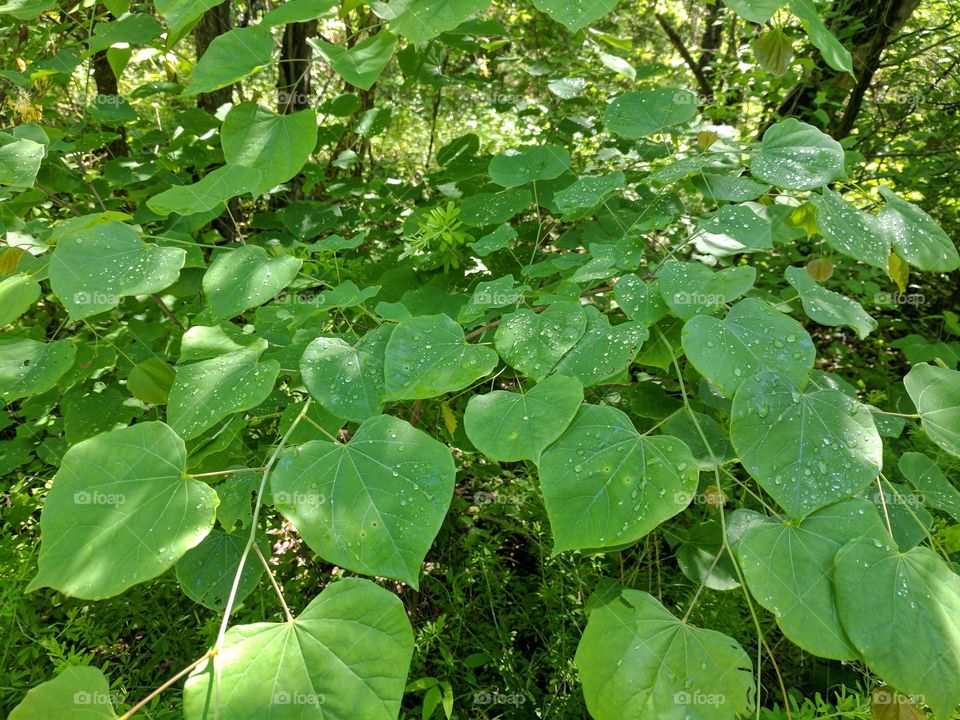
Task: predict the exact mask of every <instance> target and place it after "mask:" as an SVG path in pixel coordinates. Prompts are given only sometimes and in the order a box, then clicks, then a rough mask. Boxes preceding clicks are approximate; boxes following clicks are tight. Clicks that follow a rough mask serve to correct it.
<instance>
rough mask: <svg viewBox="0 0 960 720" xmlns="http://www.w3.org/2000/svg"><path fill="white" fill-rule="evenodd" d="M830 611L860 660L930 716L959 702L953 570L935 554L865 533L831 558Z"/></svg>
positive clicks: (959, 605)
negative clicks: (833, 603) (900, 548)
mask: <svg viewBox="0 0 960 720" xmlns="http://www.w3.org/2000/svg"><path fill="white" fill-rule="evenodd" d="M833 583H834V585H835V586H836V595H837V610H838V611H839V614H840V622H841V624H842V625H843V629H844V631H845V632H846V633H847V637H849V638H850V642H852V643H853V645H854V647H856V648H857V650H858V651H859V652H860V655H861V656H862V657H863V659H864V660H865V661H866V663H867V665H868V666H869V667H870V669H871V670H873V671H874V672H875V673H877V674H878V675H879V676H880V677H881V678H883V679H884V680H885V681H886V682H888V683H890V684H891V685H893V686H894V687H896V688H897V689H898V690H899V691H900V692H904V693H908V694H910V695H918V696H922V697H923V702H924V704H925V705H928V706H929V707H930V708H931V709H932V710H933V712H934V715H935V716H936V717H938V718H948V717H950V716H951V715H952V714H953V711H954V710H955V709H956V707H957V704H958V703H960V576H958V575H957V574H956V573H955V572H953V570H952V569H951V568H950V567H949V566H948V565H947V564H946V563H945V562H944V561H943V559H942V558H941V557H940V556H939V555H937V554H936V553H935V552H933V551H932V550H930V549H929V548H925V547H917V548H914V549H912V550H910V551H909V552H905V553H901V552H897V550H896V549H895V548H892V547H890V545H889V544H885V543H881V542H878V541H876V540H870V539H867V538H863V539H859V540H854V541H852V542H850V543H848V544H847V545H844V546H843V547H842V548H840V550H839V551H838V552H837V555H836V558H835V559H834V569H833Z"/></svg>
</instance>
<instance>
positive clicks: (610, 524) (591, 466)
mask: <svg viewBox="0 0 960 720" xmlns="http://www.w3.org/2000/svg"><path fill="white" fill-rule="evenodd" d="M699 475H700V471H699V468H698V467H697V461H696V460H695V459H694V457H693V455H692V454H691V453H690V450H689V448H688V447H687V446H686V445H685V444H684V443H683V442H682V441H681V440H678V439H677V438H674V437H667V436H657V437H645V436H642V435H640V434H639V433H638V432H637V431H636V429H635V428H634V427H633V423H631V422H630V418H629V417H627V415H626V414H624V413H623V412H622V411H620V410H617V409H616V408H612V407H608V406H600V405H583V406H581V408H580V411H579V412H578V413H577V415H576V417H575V418H574V420H573V423H572V424H571V425H570V427H569V428H567V430H566V432H565V433H564V434H563V435H561V436H560V438H559V439H558V440H557V441H556V442H555V443H554V444H553V445H551V446H550V447H548V448H547V449H546V450H545V451H544V452H543V455H541V456H540V487H541V489H542V490H543V498H544V501H545V502H546V506H547V516H548V517H549V518H550V527H551V528H552V529H553V537H554V546H553V552H554V553H559V552H562V551H564V550H573V549H594V548H607V547H616V546H618V545H623V544H625V543H632V542H635V541H637V540H639V539H640V538H642V537H643V536H644V535H646V534H647V533H649V532H650V531H651V530H653V529H654V528H655V527H656V526H657V525H659V524H660V523H662V522H663V521H664V520H666V519H668V518H671V517H673V516H674V515H676V514H677V513H679V512H680V511H681V510H683V509H684V508H685V507H686V506H687V505H688V504H689V503H690V500H692V499H693V496H694V493H695V492H696V489H697V480H698V478H699Z"/></svg>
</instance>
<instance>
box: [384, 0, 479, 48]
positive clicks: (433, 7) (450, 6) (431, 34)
mask: <svg viewBox="0 0 960 720" xmlns="http://www.w3.org/2000/svg"><path fill="white" fill-rule="evenodd" d="M489 4H490V0H410V2H406V3H401V4H400V8H401V10H399V13H400V14H399V15H396V16H394V17H393V18H391V22H390V30H391V32H393V33H395V34H397V35H403V36H404V37H405V38H407V40H409V41H410V42H411V43H414V44H416V45H420V44H422V43H424V42H426V41H427V40H430V39H431V38H435V37H436V36H437V35H439V34H440V33H443V32H447V31H448V30H453V29H454V28H455V27H457V25H459V24H460V23H462V22H463V21H464V20H466V19H467V18H469V17H470V16H471V15H473V14H474V13H478V12H480V11H481V10H483V9H484V8H486V7H487V6H488V5H489ZM390 7H391V8H392V7H393V6H390Z"/></svg>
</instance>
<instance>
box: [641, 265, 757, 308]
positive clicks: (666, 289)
mask: <svg viewBox="0 0 960 720" xmlns="http://www.w3.org/2000/svg"><path fill="white" fill-rule="evenodd" d="M659 279H660V295H661V297H663V301H664V302H665V303H666V304H667V306H668V307H669V308H670V310H671V311H673V314H674V315H676V316H677V317H679V318H682V319H684V320H689V319H690V318H692V317H693V316H694V315H699V314H700V313H710V312H713V311H714V310H716V309H718V308H720V307H722V306H723V305H725V304H726V303H730V302H733V301H734V300H736V299H737V298H738V297H740V296H741V295H743V294H745V293H747V292H748V291H749V290H750V289H751V288H752V287H753V283H754V282H755V281H756V279H757V271H756V269H755V268H753V267H751V266H749V265H743V266H741V267H732V268H725V269H723V270H720V271H719V272H714V271H713V270H711V269H710V268H708V267H707V266H706V265H704V264H703V263H699V262H686V261H676V260H675V261H671V262H668V263H666V264H665V265H664V266H663V267H662V268H661V269H660V277H659Z"/></svg>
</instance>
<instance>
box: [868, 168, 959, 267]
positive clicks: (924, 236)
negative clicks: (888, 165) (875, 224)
mask: <svg viewBox="0 0 960 720" xmlns="http://www.w3.org/2000/svg"><path fill="white" fill-rule="evenodd" d="M880 194H881V195H883V199H884V200H886V201H887V204H886V206H884V208H883V210H881V211H880V214H879V215H878V216H877V219H878V220H879V223H880V229H881V231H882V232H883V234H884V235H885V237H886V238H887V240H888V242H889V243H890V244H892V245H893V249H894V250H895V251H896V252H897V255H899V256H900V257H902V258H903V259H904V260H906V261H907V262H908V263H909V264H910V265H913V266H914V267H915V268H918V269H920V270H926V271H930V272H951V271H952V270H956V269H957V268H958V267H960V254H958V253H957V246H956V244H954V242H953V240H951V239H950V236H949V235H947V234H946V233H945V232H944V231H943V228H941V227H940V226H939V225H938V224H937V221H936V220H934V219H933V218H932V217H930V215H929V214H927V212H926V211H924V210H923V209H922V208H920V207H918V206H916V205H914V204H913V203H912V202H907V201H906V200H904V199H903V198H901V197H899V196H898V195H897V194H896V193H895V192H893V190H891V189H890V188H888V187H885V186H881V187H880Z"/></svg>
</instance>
